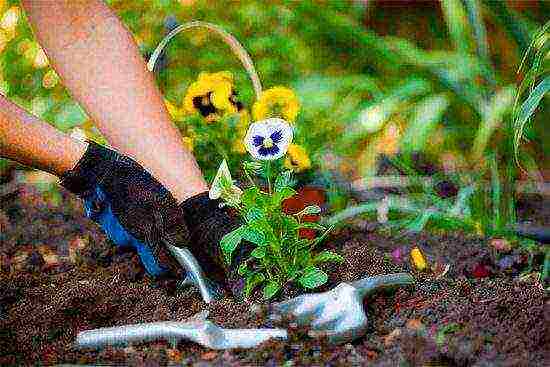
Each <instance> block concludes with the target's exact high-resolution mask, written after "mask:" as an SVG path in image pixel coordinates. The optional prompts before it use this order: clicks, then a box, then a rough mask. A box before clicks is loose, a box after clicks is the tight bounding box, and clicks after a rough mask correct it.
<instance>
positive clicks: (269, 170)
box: [265, 161, 271, 195]
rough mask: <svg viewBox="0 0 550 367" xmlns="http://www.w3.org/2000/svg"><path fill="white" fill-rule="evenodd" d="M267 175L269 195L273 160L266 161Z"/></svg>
mask: <svg viewBox="0 0 550 367" xmlns="http://www.w3.org/2000/svg"><path fill="white" fill-rule="evenodd" d="M265 176H266V178H267V189H268V190H269V195H271V161H266V164H265Z"/></svg>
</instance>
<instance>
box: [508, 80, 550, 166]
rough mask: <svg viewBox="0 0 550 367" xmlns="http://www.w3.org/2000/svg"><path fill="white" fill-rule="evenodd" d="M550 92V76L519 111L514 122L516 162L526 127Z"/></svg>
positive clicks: (530, 95)
mask: <svg viewBox="0 0 550 367" xmlns="http://www.w3.org/2000/svg"><path fill="white" fill-rule="evenodd" d="M549 90H550V76H547V77H546V78H544V79H543V80H542V81H541V82H540V83H539V84H538V85H537V86H536V87H535V89H534V90H533V91H532V92H531V93H530V94H529V97H528V98H527V100H526V101H525V102H523V104H522V105H521V107H520V108H519V110H518V113H517V116H516V118H515V122H514V149H515V156H516V160H517V157H518V153H517V152H518V149H519V145H520V143H521V138H522V137H523V130H524V129H525V125H526V124H527V122H528V121H529V119H530V118H531V116H532V115H533V113H535V110H536V109H537V107H538V105H539V103H540V101H541V100H542V98H543V97H544V96H545V95H546V93H547V92H548V91H549Z"/></svg>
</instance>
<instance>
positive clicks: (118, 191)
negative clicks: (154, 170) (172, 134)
mask: <svg viewBox="0 0 550 367" xmlns="http://www.w3.org/2000/svg"><path fill="white" fill-rule="evenodd" d="M61 185H62V186H63V187H65V188H67V189H68V190H69V191H71V192H73V193H75V194H76V195H78V196H79V197H80V198H82V199H83V200H84V206H85V209H86V214H87V215H88V216H89V217H91V218H92V219H93V220H94V221H96V222H98V223H99V224H100V225H101V226H102V228H103V230H104V231H105V232H106V233H107V235H108V236H109V237H110V238H111V240H112V241H113V242H114V243H115V244H116V245H117V246H123V247H133V248H135V249H136V250H137V252H138V254H139V256H140V259H141V261H142V263H143V265H144V266H145V269H146V270H147V272H148V273H149V274H150V275H152V276H153V277H155V278H157V279H161V278H163V279H167V278H169V276H176V275H177V276H178V277H180V279H181V276H182V270H181V268H180V266H179V265H178V264H177V262H176V261H175V260H174V259H173V258H172V256H171V255H169V253H168V250H167V248H166V246H165V242H166V241H168V242H170V243H171V244H173V245H175V246H183V245H186V244H187V241H188V239H189V233H188V231H187V227H186V225H185V222H184V220H183V215H182V214H181V209H180V208H179V207H178V205H177V202H176V200H175V199H174V198H173V197H172V195H171V194H170V192H169V191H168V190H167V189H166V188H165V187H164V186H163V185H162V184H161V183H159V182H158V181H157V180H156V179H155V178H154V177H153V176H151V175H150V174H149V173H148V172H147V171H146V170H145V169H144V168H143V167H141V166H140V165H139V164H138V163H137V162H135V161H134V160H132V159H131V158H129V157H127V156H124V155H122V154H119V153H117V152H115V151H113V150H111V149H107V148H105V147H102V146H100V145H98V144H96V143H94V142H89V146H88V148H87V150H86V152H85V154H84V156H83V157H82V158H81V159H80V161H79V162H78V164H77V165H76V167H75V168H74V169H73V170H71V171H69V172H67V173H65V174H64V175H63V176H62V177H61Z"/></svg>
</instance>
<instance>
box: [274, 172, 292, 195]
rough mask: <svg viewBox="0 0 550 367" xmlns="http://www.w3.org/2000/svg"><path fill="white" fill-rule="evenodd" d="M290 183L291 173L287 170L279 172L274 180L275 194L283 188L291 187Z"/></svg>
mask: <svg viewBox="0 0 550 367" xmlns="http://www.w3.org/2000/svg"><path fill="white" fill-rule="evenodd" d="M292 181H293V180H292V171H290V170H287V171H283V172H281V174H280V175H279V176H277V178H276V179H275V192H280V191H281V190H283V189H284V188H286V187H290V186H292V185H293V182H292Z"/></svg>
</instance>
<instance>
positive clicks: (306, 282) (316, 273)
mask: <svg viewBox="0 0 550 367" xmlns="http://www.w3.org/2000/svg"><path fill="white" fill-rule="evenodd" d="M327 280H328V275H327V273H325V272H324V271H322V270H321V269H319V268H318V267H316V266H309V267H307V268H306V269H305V270H304V274H303V275H302V276H301V277H300V278H298V282H299V283H300V284H301V285H302V286H303V287H305V288H309V289H312V288H317V287H319V286H321V285H323V284H325V283H326V282H327Z"/></svg>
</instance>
